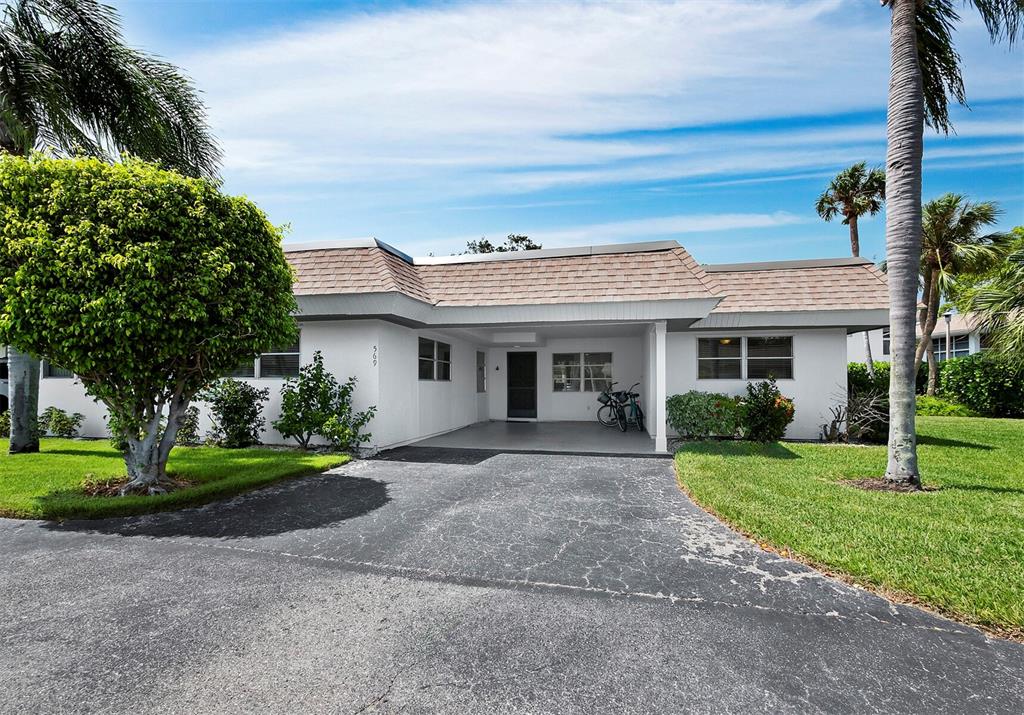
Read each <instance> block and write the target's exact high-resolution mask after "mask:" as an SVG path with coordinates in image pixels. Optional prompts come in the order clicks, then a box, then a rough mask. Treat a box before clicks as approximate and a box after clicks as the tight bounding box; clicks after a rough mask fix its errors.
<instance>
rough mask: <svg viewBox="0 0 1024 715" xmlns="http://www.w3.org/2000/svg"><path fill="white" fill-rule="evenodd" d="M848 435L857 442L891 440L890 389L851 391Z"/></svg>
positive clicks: (847, 420) (848, 407) (847, 412)
mask: <svg viewBox="0 0 1024 715" xmlns="http://www.w3.org/2000/svg"><path fill="white" fill-rule="evenodd" d="M846 435H847V439H849V440H852V441H855V442H872V443H875V444H885V443H886V442H888V441H889V390H888V389H886V390H877V389H871V390H862V391H860V392H851V393H850V394H849V395H848V396H847V399H846Z"/></svg>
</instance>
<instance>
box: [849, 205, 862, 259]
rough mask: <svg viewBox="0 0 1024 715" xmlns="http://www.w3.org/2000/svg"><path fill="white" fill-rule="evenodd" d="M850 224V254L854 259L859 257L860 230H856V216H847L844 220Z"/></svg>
mask: <svg viewBox="0 0 1024 715" xmlns="http://www.w3.org/2000/svg"><path fill="white" fill-rule="evenodd" d="M846 220H847V221H848V222H849V224H850V253H852V254H853V256H854V258H858V257H859V256H860V229H859V228H857V217H856V215H852V216H848V217H847V219H846Z"/></svg>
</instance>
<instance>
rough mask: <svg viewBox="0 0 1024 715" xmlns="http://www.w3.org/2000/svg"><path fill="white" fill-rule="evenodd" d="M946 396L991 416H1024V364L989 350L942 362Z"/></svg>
mask: <svg viewBox="0 0 1024 715" xmlns="http://www.w3.org/2000/svg"><path fill="white" fill-rule="evenodd" d="M940 385H941V389H940V391H941V392H942V395H943V397H946V398H948V399H950V400H954V401H956V402H959V403H960V404H962V405H966V406H967V407H969V408H971V409H972V410H975V411H977V412H980V413H981V414H983V415H989V416H991V417H1024V367H1021V366H1017V365H1014V364H1013V363H1012V362H1010V361H1009V360H1007V359H1005V358H1001V357H999V356H996V355H988V354H986V353H975V354H974V355H968V356H967V357H962V358H954V359H952V360H947V361H946V362H945V363H943V368H942V373H941V383H940Z"/></svg>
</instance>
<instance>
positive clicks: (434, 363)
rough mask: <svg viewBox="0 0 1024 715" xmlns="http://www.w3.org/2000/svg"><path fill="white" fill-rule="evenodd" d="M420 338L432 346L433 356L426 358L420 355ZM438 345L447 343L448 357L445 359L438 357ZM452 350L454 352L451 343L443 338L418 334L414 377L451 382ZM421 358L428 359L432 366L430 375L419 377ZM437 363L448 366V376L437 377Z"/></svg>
mask: <svg viewBox="0 0 1024 715" xmlns="http://www.w3.org/2000/svg"><path fill="white" fill-rule="evenodd" d="M421 340H425V341H427V342H429V343H431V345H432V346H433V348H434V350H433V353H434V355H433V357H430V358H427V357H422V356H421V355H420V341H421ZM439 345H447V346H448V359H447V360H442V359H441V358H440V357H438V346H439ZM453 352H454V350H453V348H452V344H451V343H448V342H445V341H444V340H435V339H434V338H427V337H424V336H422V335H420V336H419V337H418V339H417V340H416V378H417V379H418V380H419V381H420V382H451V381H452V354H453ZM421 360H430V363H431V366H432V367H433V369H432V370H431V372H430V375H431V376H430V377H420V361H421ZM439 365H447V366H448V377H438V376H437V372H438V366H439Z"/></svg>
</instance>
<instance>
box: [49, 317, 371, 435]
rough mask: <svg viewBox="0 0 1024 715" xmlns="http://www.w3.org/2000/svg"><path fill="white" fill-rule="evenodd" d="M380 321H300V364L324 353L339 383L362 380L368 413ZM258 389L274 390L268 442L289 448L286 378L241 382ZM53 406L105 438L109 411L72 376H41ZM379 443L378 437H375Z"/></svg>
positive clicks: (360, 405)
mask: <svg viewBox="0 0 1024 715" xmlns="http://www.w3.org/2000/svg"><path fill="white" fill-rule="evenodd" d="M380 324H381V323H380V321H376V320H360V321H325V322H307V323H300V324H299V327H300V328H301V330H302V333H301V337H300V339H299V350H300V358H299V359H300V364H302V365H305V364H307V363H309V362H312V360H313V353H314V352H316V351H317V350H320V351H321V352H322V353H323V356H324V367H325V368H326V369H327V370H328V371H329V372H331V373H333V374H334V376H335V377H337V378H338V379H339V380H341V381H344V380H347V379H348V378H349V377H355V378H356V379H357V380H358V383H357V385H356V390H355V393H354V399H353V405H354V407H355V409H357V410H364V409H366V408H367V407H369V406H370V405H373V404H377V402H378V399H379V395H378V381H377V369H376V367H375V366H374V365H373V355H372V346H373V345H374V344H376V342H377V335H378V330H379V328H378V326H379V325H380ZM240 379H242V380H243V381H244V382H248V383H249V384H251V385H253V386H254V387H256V388H259V389H265V388H266V389H269V390H270V395H269V397H268V399H267V401H266V402H265V403H264V404H263V416H264V418H265V420H266V427H265V429H264V431H263V435H262V438H261V439H262V441H263V442H264V443H265V444H284V443H285V440H284V438H283V437H281V435H280V434H278V432H277V431H276V430H275V429H273V427H271V423H272V422H273V421H274V420H275V419H277V417H278V415H279V413H280V409H281V386H282V385H283V384H284V379H283V378H240ZM50 405H54V406H56V407H59V408H61V409H63V410H66V411H68V412H81V413H82V414H83V415H85V421H84V422H83V424H82V427H81V429H80V430H79V433H80V434H81V435H82V436H83V437H106V436H107V424H106V414H107V411H106V408H105V407H103V405H101V404H98V403H96V402H94V401H93V400H92V398H91V397H89V396H87V395H86V394H85V390H84V388H83V387H82V385H81V383H79V382H78V380H74V379H70V378H46V377H44V378H42V379H41V380H40V383H39V410H40V412H42V411H43V410H44V409H46V408H47V407H49V406H50ZM196 405H197V406H198V407H199V409H200V420H199V428H200V432H201V433H205V432H206V431H207V430H208V429H209V428H210V419H209V415H208V413H207V410H206V406H205V405H204V404H203V403H196ZM377 422H378V420H377V419H374V421H373V422H371V423H370V425H369V429H370V431H371V432H374V437H375V438H376V434H375V429H376V427H377ZM374 441H376V439H374Z"/></svg>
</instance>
